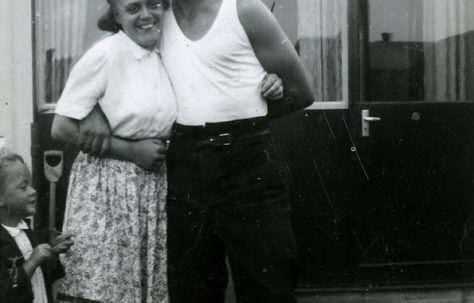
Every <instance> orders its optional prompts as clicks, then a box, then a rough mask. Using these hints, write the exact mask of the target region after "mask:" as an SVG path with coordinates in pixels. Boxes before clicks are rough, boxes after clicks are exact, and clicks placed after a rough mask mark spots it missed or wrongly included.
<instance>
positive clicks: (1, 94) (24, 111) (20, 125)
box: [0, 0, 33, 164]
mask: <svg viewBox="0 0 474 303" xmlns="http://www.w3.org/2000/svg"><path fill="white" fill-rule="evenodd" d="M31 3H32V2H31V1H30V0H2V1H0V37H1V43H0V137H2V136H3V137H5V138H6V141H7V147H9V148H10V149H11V150H13V151H15V152H17V153H19V154H20V155H22V156H23V157H24V158H25V161H27V163H28V164H30V163H31V156H30V145H31V138H30V137H31V136H30V124H31V122H33V60H32V49H33V48H32V26H31V20H32V19H31V11H32V7H31V5H32V4H31Z"/></svg>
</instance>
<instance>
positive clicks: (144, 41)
mask: <svg viewBox="0 0 474 303" xmlns="http://www.w3.org/2000/svg"><path fill="white" fill-rule="evenodd" d="M107 2H108V3H109V5H110V10H109V13H108V14H107V15H106V18H105V19H102V20H101V21H100V23H99V26H101V25H102V26H104V25H105V26H112V27H111V29H112V31H113V32H116V31H118V30H120V29H121V30H123V31H124V32H125V33H126V34H127V36H129V37H130V38H131V39H132V40H133V41H134V42H135V43H137V44H138V45H140V46H141V47H143V48H146V49H148V50H153V48H155V46H156V43H157V42H158V39H159V36H160V35H159V33H160V28H161V19H162V17H163V11H164V9H165V8H166V7H167V6H168V5H167V2H164V1H161V0H147V1H138V0H108V1H107ZM102 29H106V30H107V28H102Z"/></svg>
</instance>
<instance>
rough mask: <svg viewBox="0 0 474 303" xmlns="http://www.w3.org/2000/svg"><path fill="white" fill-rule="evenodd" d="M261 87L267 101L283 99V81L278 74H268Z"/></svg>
mask: <svg viewBox="0 0 474 303" xmlns="http://www.w3.org/2000/svg"><path fill="white" fill-rule="evenodd" d="M260 87H261V89H260V91H261V93H262V95H263V97H265V99H267V100H278V99H281V98H283V81H282V80H281V78H280V77H278V76H277V75H276V74H267V75H266V76H265V78H264V79H263V81H262V83H261V85H260Z"/></svg>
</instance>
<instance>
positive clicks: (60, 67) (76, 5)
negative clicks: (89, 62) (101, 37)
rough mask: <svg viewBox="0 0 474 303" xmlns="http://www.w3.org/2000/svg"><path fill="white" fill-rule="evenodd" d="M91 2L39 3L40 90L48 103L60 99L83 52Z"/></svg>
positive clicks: (47, 0) (41, 0) (45, 0)
mask: <svg viewBox="0 0 474 303" xmlns="http://www.w3.org/2000/svg"><path fill="white" fill-rule="evenodd" d="M87 2H88V0H38V1H36V2H35V15H36V49H37V50H39V51H38V52H37V53H36V65H37V66H36V69H37V71H38V73H37V77H38V82H37V83H38V85H37V90H38V93H39V97H40V98H41V99H42V100H44V102H45V103H54V102H56V101H57V100H58V99H59V97H60V94H61V91H62V89H63V87H64V84H65V82H66V80H67V76H68V75H69V72H70V71H71V68H72V65H73V63H74V62H75V60H77V59H78V57H79V56H80V55H81V54H82V52H83V43H84V37H85V28H86V14H87V5H88V4H87Z"/></svg>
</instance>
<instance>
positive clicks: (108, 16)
mask: <svg viewBox="0 0 474 303" xmlns="http://www.w3.org/2000/svg"><path fill="white" fill-rule="evenodd" d="M109 5H110V4H109ZM97 27H98V28H99V29H100V30H103V31H106V32H112V33H116V32H118V31H120V30H122V25H120V24H119V23H117V21H115V16H114V10H113V9H112V7H109V9H108V10H107V13H105V14H104V15H102V17H100V18H99V21H97Z"/></svg>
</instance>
